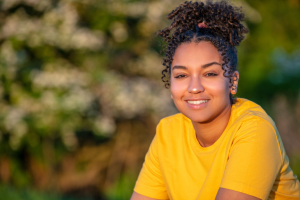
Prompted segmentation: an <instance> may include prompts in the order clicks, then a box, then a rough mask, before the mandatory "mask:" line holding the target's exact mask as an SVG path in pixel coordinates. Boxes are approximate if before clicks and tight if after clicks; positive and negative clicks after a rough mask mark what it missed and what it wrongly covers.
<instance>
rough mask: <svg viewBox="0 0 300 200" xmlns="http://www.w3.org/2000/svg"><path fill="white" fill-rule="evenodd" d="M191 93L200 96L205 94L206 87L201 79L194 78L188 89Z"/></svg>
mask: <svg viewBox="0 0 300 200" xmlns="http://www.w3.org/2000/svg"><path fill="white" fill-rule="evenodd" d="M188 92H189V93H193V94H198V93H200V92H204V87H203V85H202V83H201V80H200V78H199V77H193V78H192V79H191V82H190V84H189V88H188Z"/></svg>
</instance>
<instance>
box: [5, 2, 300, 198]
mask: <svg viewBox="0 0 300 200" xmlns="http://www.w3.org/2000/svg"><path fill="white" fill-rule="evenodd" d="M183 2H184V1H179V0H1V1H0V194H1V199H9V200H19V199H22V200H39V199H42V200H96V199H97V200H98V199H99V200H123V199H124V200H125V199H129V197H130V195H131V193H132V189H133V187H134V184H135V181H136V178H137V176H138V173H139V171H140V169H141V166H142V163H143V160H144V156H145V154H146V152H147V149H148V147H149V145H150V142H151V140H152V138H153V136H154V134H155V127H156V124H157V123H158V122H159V120H160V119H161V118H163V117H166V116H168V115H171V114H174V113H177V110H176V108H175V107H174V105H173V103H172V101H171V99H170V92H169V90H168V89H165V88H164V84H163V83H162V82H161V79H160V78H161V70H162V69H163V66H162V65H161V63H162V56H163V54H162V52H161V49H162V45H163V44H162V41H161V40H160V39H159V38H155V37H154V33H155V32H156V31H157V30H159V29H162V28H164V27H165V26H166V25H168V24H169V22H168V21H167V20H166V15H167V14H168V13H169V12H170V11H171V9H174V8H175V7H176V6H177V5H178V4H179V3H183ZM232 2H233V4H235V5H237V6H242V7H243V9H244V11H245V13H246V16H247V21H246V23H245V24H246V26H247V27H248V28H249V29H250V33H249V34H248V35H247V37H246V39H245V40H244V41H243V42H242V43H241V45H240V47H238V52H239V54H238V56H239V70H240V82H239V88H238V94H237V96H238V97H243V98H247V99H250V100H252V101H254V102H256V103H258V104H260V105H261V106H262V107H263V108H264V109H265V110H266V111H267V112H268V114H269V115H270V116H271V117H272V118H273V119H274V121H275V122H276V124H277V127H278V129H279V132H280V134H281V137H282V140H283V143H284V145H285V148H286V151H287V153H288V156H289V158H290V162H291V167H292V169H293V170H294V172H295V173H296V174H297V175H298V177H299V176H300V23H299V19H300V1H299V0H286V1H280V0H274V1H260V0H251V1H250V0H248V1H245V0H235V1H232Z"/></svg>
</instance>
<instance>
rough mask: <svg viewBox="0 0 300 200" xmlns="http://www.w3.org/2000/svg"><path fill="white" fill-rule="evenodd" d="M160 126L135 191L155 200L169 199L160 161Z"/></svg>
mask: <svg viewBox="0 0 300 200" xmlns="http://www.w3.org/2000/svg"><path fill="white" fill-rule="evenodd" d="M159 126H160V125H158V126H157V128H156V135H155V136H154V139H153V140H152V143H151V145H150V148H149V150H148V152H147V154H146V157H145V162H144V164H143V167H142V170H141V172H140V174H139V177H138V180H137V181H136V184H135V187H134V191H135V192H137V193H139V194H141V195H144V196H147V197H151V198H154V199H168V194H167V190H166V187H165V184H164V181H163V177H162V174H161V170H160V167H159V161H158V145H159V136H158V134H159V132H158V131H159Z"/></svg>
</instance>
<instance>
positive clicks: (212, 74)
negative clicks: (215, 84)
mask: <svg viewBox="0 0 300 200" xmlns="http://www.w3.org/2000/svg"><path fill="white" fill-rule="evenodd" d="M208 74H211V75H210V76H218V74H215V73H212V72H210V73H207V74H205V76H208Z"/></svg>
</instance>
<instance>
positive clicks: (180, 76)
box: [175, 74, 186, 78]
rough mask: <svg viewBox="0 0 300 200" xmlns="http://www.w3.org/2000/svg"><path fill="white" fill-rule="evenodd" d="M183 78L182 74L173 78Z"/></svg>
mask: <svg viewBox="0 0 300 200" xmlns="http://www.w3.org/2000/svg"><path fill="white" fill-rule="evenodd" d="M184 77H186V75H184V74H180V75H178V76H175V78H184Z"/></svg>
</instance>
